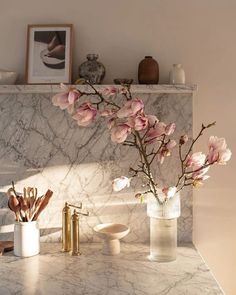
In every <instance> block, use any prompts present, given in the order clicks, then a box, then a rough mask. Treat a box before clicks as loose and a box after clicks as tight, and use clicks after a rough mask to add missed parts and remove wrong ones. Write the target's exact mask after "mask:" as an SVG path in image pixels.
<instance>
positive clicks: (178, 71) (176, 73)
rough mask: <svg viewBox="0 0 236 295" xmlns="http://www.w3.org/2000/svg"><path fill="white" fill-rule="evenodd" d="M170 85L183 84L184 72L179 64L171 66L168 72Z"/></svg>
mask: <svg viewBox="0 0 236 295" xmlns="http://www.w3.org/2000/svg"><path fill="white" fill-rule="evenodd" d="M170 84H174V85H178V84H185V71H184V69H183V67H182V65H181V64H173V67H172V69H171V71H170Z"/></svg>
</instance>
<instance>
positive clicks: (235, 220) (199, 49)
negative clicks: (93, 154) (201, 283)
mask: <svg viewBox="0 0 236 295" xmlns="http://www.w3.org/2000/svg"><path fill="white" fill-rule="evenodd" d="M63 22H64V23H73V24H74V26H75V47H74V72H75V73H76V71H77V65H78V64H79V63H81V62H82V61H83V60H84V59H85V55H86V54H87V53H89V52H95V53H98V54H99V55H100V59H101V61H102V62H103V63H104V64H105V65H106V67H107V77H106V81H105V82H107V83H111V82H112V79H113V78H114V77H134V78H136V76H137V65H138V62H139V61H140V59H142V57H143V56H145V55H147V54H148V55H153V56H154V57H155V58H156V59H157V60H158V61H159V64H160V71H161V82H162V83H163V82H166V81H167V77H168V71H169V68H170V65H171V64H172V63H175V62H180V63H183V65H184V68H185V70H186V74H187V82H188V83H197V84H198V85H199V92H198V95H197V97H196V98H195V102H194V115H195V119H194V124H195V130H197V126H199V125H200V124H201V122H211V121H214V120H216V121H217V127H215V128H214V130H211V132H209V133H208V135H209V134H210V133H214V134H217V135H219V136H225V137H226V138H227V141H228V144H229V146H230V147H231V149H232V151H233V152H234V151H235V148H236V132H235V128H234V126H235V122H234V119H235V117H236V116H235V111H236V97H235V89H234V88H235V84H236V37H235V33H236V1H235V0H231V1H230V0H221V1H220V0H197V1H196V0H175V1H174V0H165V1H164V0H149V1H148V0H147V1H140V0H133V1H131V0H119V1H112V0H97V1H95V0H94V1H92V0H86V1H85V0H84V1H79V0H67V1H60V0H53V1H48V0H47V1H46V0H41V1H32V0H20V1H16V0H15V1H13V0H7V1H5V0H0V40H1V43H0V68H9V69H13V70H17V71H18V72H20V73H21V74H22V73H23V72H24V62H25V45H26V41H25V38H26V25H27V24H29V23H63ZM201 144H202V146H203V145H204V144H205V141H203V140H202V143H201ZM235 169H236V157H235V156H234V157H233V159H232V161H231V162H230V164H229V165H227V166H226V167H216V168H214V169H212V171H211V176H212V178H211V179H210V180H208V181H207V183H206V186H205V188H203V189H201V190H198V191H196V193H195V199H194V214H195V217H194V239H195V243H196V245H197V247H198V249H199V250H200V252H201V253H202V255H203V257H204V258H205V260H206V262H207V263H208V264H209V266H210V267H211V269H212V271H213V272H214V274H215V276H216V278H217V279H218V281H219V282H220V284H221V285H222V287H223V289H224V290H225V292H226V294H227V295H235V294H236V280H235V273H236V214H235V212H236V196H235V187H234V181H235Z"/></svg>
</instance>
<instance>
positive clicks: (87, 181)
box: [0, 85, 194, 242]
mask: <svg viewBox="0 0 236 295" xmlns="http://www.w3.org/2000/svg"><path fill="white" fill-rule="evenodd" d="M6 87H7V91H9V93H8V94H4V91H2V89H3V88H4V86H2V87H0V92H1V93H0V192H1V196H0V225H9V224H12V223H13V221H14V218H13V216H14V215H13V213H12V212H10V211H9V210H8V209H7V199H6V197H5V196H4V195H3V193H4V192H5V191H6V190H7V188H8V187H9V184H10V183H11V181H12V180H14V181H15V182H16V185H17V188H18V189H20V190H22V189H23V187H24V186H28V185H29V186H32V185H34V186H36V187H38V189H39V193H40V194H42V193H44V192H45V191H46V190H47V188H50V189H51V190H53V191H54V196H53V198H52V201H51V202H50V204H49V206H48V207H47V209H46V210H45V211H44V213H43V214H42V215H41V218H40V226H41V231H42V232H41V236H42V237H41V239H42V241H60V239H61V210H62V207H63V204H64V202H65V201H69V202H72V203H77V202H79V201H82V202H83V204H84V207H86V208H87V209H88V210H89V211H90V212H91V216H90V217H83V218H81V221H80V225H81V226H80V229H81V240H82V241H84V242H89V241H96V237H95V235H94V234H93V230H92V228H93V227H94V225H96V224H99V223H109V222H114V223H124V224H126V225H128V226H129V227H130V229H131V232H130V234H129V235H127V237H126V238H125V239H124V240H125V241H126V242H147V241H148V240H149V218H148V217H147V214H146V204H140V203H139V202H138V201H137V200H136V199H135V198H134V195H135V192H137V191H138V190H139V189H140V180H139V179H137V180H135V181H134V182H132V186H131V188H130V189H127V190H124V191H121V192H119V193H114V192H112V188H111V182H112V180H113V179H114V178H116V177H118V176H120V175H127V173H128V168H129V166H130V164H132V165H133V166H134V165H135V163H136V162H137V160H138V155H137V152H136V150H135V151H134V149H131V148H129V147H127V146H126V147H125V146H121V145H117V144H113V143H112V142H111V140H110V138H109V137H110V135H109V131H108V129H107V128H106V126H105V125H106V124H104V122H103V119H102V118H101V119H99V120H98V121H97V122H96V123H95V124H92V125H91V126H89V127H87V128H81V127H78V126H77V125H76V122H75V121H73V120H72V119H71V117H70V116H69V115H68V113H67V112H66V111H65V112H64V111H61V110H60V109H59V108H56V107H54V106H53V105H52V103H51V97H52V93H48V90H47V89H48V88H50V87H52V88H54V87H58V86H50V85H46V86H42V85H40V86H6ZM14 87H15V88H17V89H18V90H17V92H16V93H14V91H12V92H11V91H10V90H9V89H10V88H11V89H13V90H14V89H15V88H14ZM31 87H32V88H31ZM43 87H45V89H46V90H45V91H46V92H43V91H42V89H44V88H43ZM78 87H79V86H78ZM80 87H81V86H80ZM101 87H102V86H101ZM132 87H134V90H133V91H134V95H136V92H135V91H136V90H137V89H138V88H140V89H145V91H143V92H142V93H141V92H139V91H138V90H137V96H138V97H140V98H142V99H143V100H144V102H145V110H146V112H147V113H150V114H155V115H157V117H158V118H159V119H160V120H164V121H165V122H167V123H169V122H175V123H176V125H177V129H176V132H175V134H176V136H177V137H178V136H180V135H182V134H183V133H185V132H187V133H188V134H189V136H190V138H191V136H192V96H193V89H194V87H191V86H190V87H187V86H181V87H179V86H178V87H177V86H171V85H167V86H163V85H157V86H146V88H145V86H132ZM158 87H159V89H162V90H163V91H164V89H165V87H167V88H169V89H170V88H171V89H173V88H175V92H174V93H171V92H168V91H167V90H165V91H166V93H162V92H161V91H153V92H152V91H151V89H152V88H153V89H157V88H158ZM176 88H178V89H177V90H176ZM179 88H180V90H179ZM181 88H183V89H189V90H188V91H189V92H187V93H185V92H182V90H181ZM30 89H31V90H30ZM37 89H40V92H38V91H39V90H37ZM190 89H191V92H190ZM26 90H27V91H28V92H27V91H26ZM32 91H33V92H32ZM117 99H119V97H118V98H117ZM177 157H178V152H177V149H176V150H175V151H174V153H173V156H172V157H170V158H168V159H167V160H165V162H164V164H163V165H162V167H161V170H160V169H159V168H160V167H159V165H158V163H156V171H155V173H156V175H158V177H159V179H160V182H161V183H162V184H166V185H171V184H172V183H173V182H174V179H175V177H176V176H177V174H178V172H179V168H180V167H179V162H178V161H177ZM181 210H182V214H181V217H180V218H179V220H178V221H179V222H178V239H179V241H184V242H190V241H191V240H192V191H191V189H189V190H186V191H183V193H182V209H181ZM10 229H12V227H7V229H6V227H1V226H0V232H3V231H5V232H6V231H7V230H9V231H10ZM6 238H10V237H9V235H8V234H7V233H5V234H1V235H0V239H6Z"/></svg>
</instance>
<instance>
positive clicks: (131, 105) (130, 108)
mask: <svg viewBox="0 0 236 295" xmlns="http://www.w3.org/2000/svg"><path fill="white" fill-rule="evenodd" d="M143 107H144V103H143V101H142V100H141V99H132V100H129V101H127V102H126V103H125V105H124V106H123V107H122V108H121V109H120V110H119V111H118V112H117V117H118V118H125V117H130V116H134V115H136V114H137V113H138V112H140V111H142V110H143Z"/></svg>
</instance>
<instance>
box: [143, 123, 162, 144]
mask: <svg viewBox="0 0 236 295" xmlns="http://www.w3.org/2000/svg"><path fill="white" fill-rule="evenodd" d="M165 129H166V124H165V123H163V122H158V123H157V124H156V125H155V126H154V127H153V128H151V129H150V130H149V131H148V132H147V135H146V142H148V143H152V142H154V141H155V140H156V139H158V137H160V136H161V135H163V134H165Z"/></svg>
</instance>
